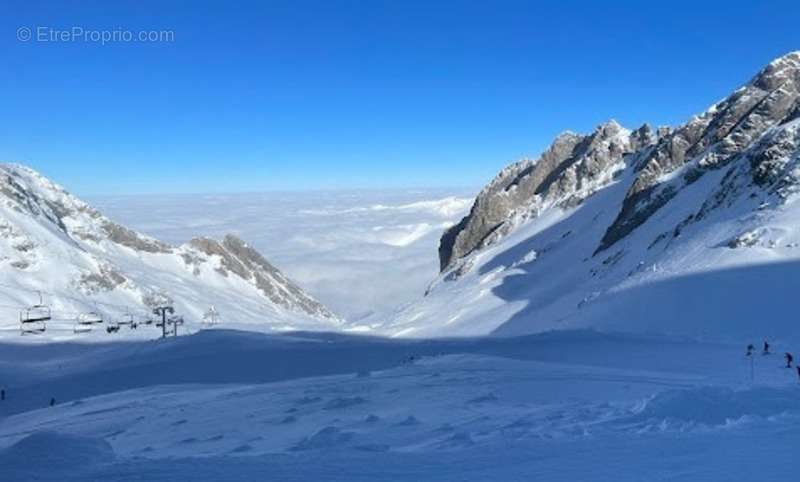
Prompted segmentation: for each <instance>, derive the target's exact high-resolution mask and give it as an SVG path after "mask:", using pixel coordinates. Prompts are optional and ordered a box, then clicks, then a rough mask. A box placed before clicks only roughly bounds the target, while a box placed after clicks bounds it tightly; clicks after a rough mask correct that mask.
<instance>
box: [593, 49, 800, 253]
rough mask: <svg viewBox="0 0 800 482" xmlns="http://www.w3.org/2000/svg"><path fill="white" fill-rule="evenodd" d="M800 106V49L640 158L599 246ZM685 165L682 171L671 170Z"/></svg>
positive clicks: (621, 234) (624, 232)
mask: <svg viewBox="0 0 800 482" xmlns="http://www.w3.org/2000/svg"><path fill="white" fill-rule="evenodd" d="M799 108H800V52H793V53H790V54H788V55H785V56H783V57H781V58H779V59H777V60H775V61H773V62H771V63H770V64H769V65H768V66H767V67H766V68H764V69H763V70H762V71H761V72H760V73H759V74H758V75H756V77H755V78H753V80H751V81H750V83H748V84H747V85H745V86H744V87H742V88H740V89H738V90H737V91H736V92H734V93H733V94H732V95H730V96H729V97H728V98H726V99H725V100H723V101H722V102H720V103H718V104H716V105H714V106H713V107H711V108H710V109H709V110H708V111H706V112H705V113H704V114H702V115H701V116H699V117H696V118H694V119H692V120H691V121H689V122H688V123H686V124H684V125H683V126H681V127H679V128H677V129H675V130H674V131H673V132H672V133H670V134H669V135H667V136H665V137H664V138H662V139H661V140H659V142H658V144H657V146H656V147H655V149H653V150H652V152H650V153H649V154H648V155H647V156H645V157H644V158H643V160H642V161H641V162H640V164H639V166H637V167H638V169H639V173H638V175H637V178H636V181H635V182H634V183H633V185H632V186H631V187H630V189H629V191H628V193H627V195H626V197H625V201H624V202H623V206H622V209H621V211H620V213H619V215H618V216H617V218H616V220H615V221H614V223H613V224H612V225H611V226H610V227H609V228H608V230H607V231H606V233H605V235H604V236H603V239H602V241H601V243H600V246H599V247H598V251H602V250H604V249H607V248H608V247H610V246H612V245H613V244H614V243H616V242H617V241H619V240H620V239H622V238H623V237H625V236H627V235H628V234H630V233H631V232H632V231H633V230H634V229H636V228H637V227H638V226H640V225H641V224H642V223H644V222H645V221H647V219H649V218H650V216H652V215H653V214H654V213H655V212H656V211H658V210H659V209H660V208H661V207H662V206H663V205H664V204H666V203H667V202H668V201H669V200H670V199H672V197H673V196H674V195H675V193H676V192H677V191H678V190H680V189H682V187H683V186H685V185H686V184H690V183H692V182H694V181H696V180H697V179H698V178H699V177H700V176H702V175H703V173H704V172H706V171H708V170H710V169H717V168H719V167H722V166H724V165H726V164H727V163H728V162H730V161H731V160H732V159H734V158H736V157H737V156H739V155H740V154H742V153H743V151H744V150H745V149H747V148H748V146H750V145H751V144H752V143H753V142H754V141H756V140H757V139H758V138H759V137H761V136H762V135H763V134H764V133H766V132H767V131H768V130H769V129H770V128H772V127H775V126H778V125H781V124H783V123H786V122H789V121H791V120H792V119H794V118H795V117H796V116H797V112H798V109H799ZM681 168H683V169H685V171H683V172H682V173H680V174H682V175H681V176H678V177H677V178H672V177H670V176H668V175H669V174H670V173H673V172H675V171H677V170H678V169H681Z"/></svg>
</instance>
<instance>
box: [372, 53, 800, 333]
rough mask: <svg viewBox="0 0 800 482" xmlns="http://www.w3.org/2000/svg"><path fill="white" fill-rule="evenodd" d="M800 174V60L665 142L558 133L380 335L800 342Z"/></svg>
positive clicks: (509, 173) (781, 62)
mask: <svg viewBox="0 0 800 482" xmlns="http://www.w3.org/2000/svg"><path fill="white" fill-rule="evenodd" d="M799 165H800V52H793V53H790V54H788V55H785V56H783V57H781V58H779V59H776V60H775V61H773V62H771V63H770V64H769V65H768V66H766V67H765V68H764V69H763V70H762V71H761V72H759V73H758V74H757V75H756V76H755V77H754V78H753V79H752V80H751V81H750V82H748V83H747V84H746V85H745V86H743V87H741V88H739V89H737V90H736V91H735V92H734V93H733V94H731V95H730V96H729V97H727V98H726V99H724V100H722V101H721V102H719V103H717V104H715V105H713V106H712V107H711V108H709V109H708V110H707V111H705V112H704V113H702V114H701V115H699V116H696V117H694V118H692V119H691V120H689V121H688V122H687V123H686V124H684V125H681V126H678V127H676V128H659V129H657V130H655V131H654V130H653V129H652V128H650V127H649V126H647V125H645V126H642V127H640V128H638V129H636V130H633V131H631V130H627V129H625V128H623V127H621V126H620V125H619V124H617V123H616V122H614V121H609V122H608V123H605V124H603V125H601V126H599V127H598V128H597V129H596V130H595V131H594V132H592V133H590V134H588V135H579V134H575V133H571V132H567V133H564V134H562V135H560V136H559V137H558V138H557V139H556V140H555V141H554V142H553V144H552V145H551V146H550V147H549V148H548V149H547V150H546V151H545V152H544V153H543V154H542V155H541V156H540V157H539V158H538V159H535V160H523V161H520V162H518V163H516V164H513V165H511V166H509V167H507V168H506V169H504V170H503V171H501V172H500V173H499V174H498V175H497V177H496V178H495V179H494V180H492V182H490V183H489V185H488V186H486V187H485V188H484V189H483V191H481V193H480V194H479V195H478V196H477V198H476V200H475V203H474V205H473V206H472V209H471V212H470V214H469V215H467V216H466V217H465V218H464V219H463V220H462V221H461V222H460V223H458V224H457V225H455V226H453V227H452V228H450V229H449V230H447V231H446V232H445V234H444V235H443V236H442V239H441V242H440V248H439V254H440V264H441V270H442V272H441V274H440V276H439V277H438V278H437V279H436V280H435V281H434V283H433V284H432V285H431V287H430V289H429V291H428V293H427V295H426V297H425V299H423V300H422V301H421V302H420V303H418V304H416V305H414V306H412V307H409V308H407V309H404V310H402V311H401V312H400V313H398V314H397V316H396V317H395V318H394V319H393V320H391V321H390V322H389V323H388V324H387V325H385V326H383V327H381V328H382V329H384V330H386V331H387V332H389V333H392V334H395V335H403V336H424V335H445V334H446V335H455V334H484V333H490V332H494V333H500V334H514V333H529V332H539V331H545V330H551V329H566V328H585V327H590V328H599V329H611V330H621V331H646V332H658V333H674V334H691V335H707V334H713V335H715V336H725V335H741V334H745V333H747V334H751V335H756V336H765V335H772V334H775V335H790V334H791V335H797V334H800V328H797V327H796V325H797V324H796V323H793V321H794V320H793V319H792V317H793V315H792V313H794V312H795V310H796V307H795V306H794V304H793V300H794V296H793V290H792V289H791V288H792V287H793V286H797V282H798V281H800V264H798V261H800V249H798V248H800V229H799V228H798V225H799V224H800V203H798V202H797V201H798V194H797V192H798V187H800V182H799V181H800V169H798V166H799Z"/></svg>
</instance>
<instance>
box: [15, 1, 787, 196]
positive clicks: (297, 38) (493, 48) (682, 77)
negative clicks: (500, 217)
mask: <svg viewBox="0 0 800 482" xmlns="http://www.w3.org/2000/svg"><path fill="white" fill-rule="evenodd" d="M738 3H741V4H738ZM749 3H751V4H749V5H748V4H745V3H744V2H737V4H735V3H733V2H730V1H727V2H698V1H696V0H695V1H692V2H683V1H670V2H647V3H646V4H645V3H644V2H626V1H616V2H573V1H559V2H533V1H529V2H517V1H502V0H501V1H493V2H454V1H442V2H432V1H419V2H417V1H382V0H372V1H335V0H331V1H304V0H299V1H298V0H293V1H262V2H221V1H220V2H202V1H194V2H188V1H186V2H166V1H159V2H155V1H153V2H151V1H141V0H140V1H136V2H134V1H128V2H108V1H103V2H99V1H98V2H92V1H83V2H68V3H67V2H63V1H62V2H41V1H32V0H26V1H7V0H6V1H3V2H2V4H0V9H2V10H0V27H1V28H0V61H1V62H0V65H2V66H3V68H2V69H0V89H2V92H3V93H4V95H3V101H2V102H0V160H3V161H17V162H22V163H25V164H29V165H31V166H33V167H34V168H36V169H39V170H41V171H42V172H44V173H45V174H46V175H48V176H50V177H52V178H54V179H56V180H57V181H58V182H60V183H61V184H63V185H65V186H66V187H67V188H68V189H70V190H71V191H74V192H77V193H79V194H106V193H130V194H136V193H163V192H211V191H215V192H235V191H265V190H297V189H337V188H376V189H382V188H391V187H405V186H409V187H422V186H480V185H483V184H484V183H485V182H486V181H488V180H489V179H490V178H491V177H492V176H493V175H494V174H495V173H496V171H498V170H499V169H500V168H501V167H503V166H504V165H506V164H507V163H508V162H510V161H511V160H514V159H516V158H518V157H521V156H523V155H535V154H537V153H538V152H540V151H541V150H542V149H543V148H545V147H546V146H547V144H548V143H549V141H550V140H551V139H552V138H553V137H554V136H555V135H557V134H558V133H559V132H560V131H562V130H565V129H571V130H576V131H588V130H590V129H592V128H593V126H595V125H596V124H598V123H600V122H602V121H604V120H606V119H608V118H612V117H613V118H616V119H617V120H619V121H620V122H621V123H622V124H624V125H626V126H629V127H636V126H638V125H640V124H641V123H643V122H650V123H652V124H676V123H680V122H683V121H685V120H686V119H687V118H688V117H690V116H691V115H692V114H694V113H697V112H699V111H702V110H703V109H705V108H706V107H707V106H708V105H710V104H711V103H713V102H715V101H716V100H718V99H720V98H722V97H724V96H725V95H727V94H728V93H729V92H730V91H731V90H733V89H734V88H736V87H737V86H739V85H740V84H742V83H744V82H746V81H747V80H748V79H749V78H750V77H751V76H752V75H753V74H755V72H756V71H757V70H758V69H759V68H761V67H762V66H763V65H764V64H766V63H767V62H768V61H770V60H771V59H772V58H774V57H776V56H779V55H782V54H784V53H786V52H788V51H791V50H797V49H800V29H798V27H797V25H798V24H797V22H798V18H800V2H797V1H796V0H795V1H791V2H789V1H786V2H781V1H773V2H749ZM20 27H27V28H31V29H33V32H36V31H37V30H36V29H37V27H39V28H42V27H43V28H47V29H50V31H52V30H68V31H71V29H72V28H73V27H79V28H82V29H84V30H85V31H88V30H96V31H103V30H130V31H133V32H138V31H140V30H146V31H147V30H169V31H172V32H174V41H171V42H168V41H166V42H153V43H141V42H112V43H107V44H105V45H102V44H100V43H99V42H92V41H85V39H76V40H73V41H71V42H68V41H48V42H42V41H35V40H29V41H27V42H22V41H19V40H17V38H16V37H17V31H18V29H19V28H20Z"/></svg>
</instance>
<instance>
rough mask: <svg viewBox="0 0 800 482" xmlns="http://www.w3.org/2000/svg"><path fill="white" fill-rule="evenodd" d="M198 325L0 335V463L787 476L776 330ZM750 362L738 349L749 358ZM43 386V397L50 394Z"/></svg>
mask: <svg viewBox="0 0 800 482" xmlns="http://www.w3.org/2000/svg"><path fill="white" fill-rule="evenodd" d="M747 341H748V342H753V343H754V344H756V345H757V346H758V348H759V350H757V351H756V354H755V356H753V357H752V358H747V357H745V356H744V346H743V345H740V344H719V343H712V342H702V343H701V342H696V341H688V340H685V339H678V338H665V337H658V338H656V337H646V336H643V335H620V334H599V333H596V332H592V331H564V332H554V333H544V334H538V335H530V336H524V337H514V338H483V339H463V338H462V339H453V340H425V341H422V340H416V341H415V340H398V339H383V338H366V337H353V336H346V335H333V334H320V333H316V334H310V333H295V334H285V335H268V334H258V333H246V332H236V331H226V330H210V331H204V332H200V333H198V334H195V335H190V336H184V337H179V338H174V339H167V340H160V341H127V342H119V343H113V344H96V343H95V344H77V343H74V342H70V343H54V344H48V345H30V344H10V343H6V344H0V380H1V381H2V382H1V383H2V385H3V387H4V388H5V390H6V400H5V401H2V402H0V474H2V480H53V481H56V480H58V481H62V480H148V481H158V480H193V481H195V480H342V481H345V480H346V481H352V480H414V481H417V480H487V481H488V480H492V481H498V480H503V481H505V480H547V481H559V480H565V481H566V480H568V481H578V480H593V481H615V482H616V481H627V480H631V481H642V480H647V481H661V480H670V481H673V480H692V481H695V480H709V481H712V480H713V481H717V480H747V481H753V480H784V479H789V478H790V477H791V476H793V475H794V470H795V469H796V460H797V450H798V448H797V441H798V440H800V404H798V403H797V401H798V398H800V383H798V376H797V372H796V371H795V370H794V369H786V368H783V365H784V362H783V360H782V355H783V352H784V351H788V350H790V349H792V348H793V346H791V344H789V343H785V342H782V341H780V340H777V341H775V342H774V343H773V346H772V352H773V353H772V354H770V355H761V354H760V340H747ZM751 363H752V365H751ZM53 398H54V399H55V404H54V405H53V406H49V404H50V400H51V399H53Z"/></svg>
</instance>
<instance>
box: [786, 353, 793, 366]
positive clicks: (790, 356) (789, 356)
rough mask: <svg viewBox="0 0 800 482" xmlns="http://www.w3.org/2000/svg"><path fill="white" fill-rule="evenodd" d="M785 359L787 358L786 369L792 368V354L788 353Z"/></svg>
mask: <svg viewBox="0 0 800 482" xmlns="http://www.w3.org/2000/svg"><path fill="white" fill-rule="evenodd" d="M784 358H786V368H792V361H793V360H794V358H792V354H791V353H789V352H788V351H787V352H786V355H784Z"/></svg>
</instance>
